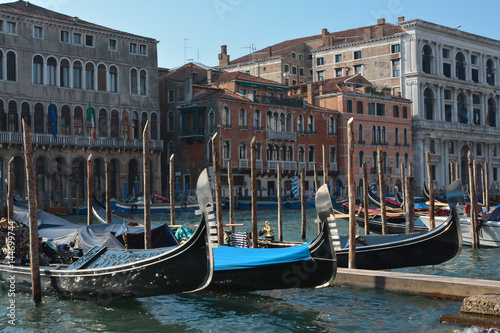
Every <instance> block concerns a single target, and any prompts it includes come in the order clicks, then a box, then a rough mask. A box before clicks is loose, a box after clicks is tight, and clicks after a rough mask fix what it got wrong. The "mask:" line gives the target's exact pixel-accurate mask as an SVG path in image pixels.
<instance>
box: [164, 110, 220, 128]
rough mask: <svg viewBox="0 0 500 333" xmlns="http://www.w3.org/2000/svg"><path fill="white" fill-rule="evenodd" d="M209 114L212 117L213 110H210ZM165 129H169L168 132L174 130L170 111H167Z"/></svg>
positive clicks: (172, 114) (172, 116)
mask: <svg viewBox="0 0 500 333" xmlns="http://www.w3.org/2000/svg"><path fill="white" fill-rule="evenodd" d="M210 115H211V116H212V117H213V112H211V113H210ZM167 131H169V132H173V131H174V113H173V112H172V111H169V112H168V116H167Z"/></svg>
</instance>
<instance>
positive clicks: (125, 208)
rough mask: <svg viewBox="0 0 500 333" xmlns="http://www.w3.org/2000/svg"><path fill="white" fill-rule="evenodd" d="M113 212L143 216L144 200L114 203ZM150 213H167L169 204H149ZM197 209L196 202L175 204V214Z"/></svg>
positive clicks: (140, 198)
mask: <svg viewBox="0 0 500 333" xmlns="http://www.w3.org/2000/svg"><path fill="white" fill-rule="evenodd" d="M115 204H116V207H115V210H120V211H122V212H126V213H131V214H144V198H143V197H138V198H137V199H136V200H135V201H133V202H123V201H116V203H115ZM150 208H151V213H169V212H170V202H161V203H151V206H150ZM198 209H199V206H198V203H197V202H192V203H186V202H183V203H175V211H176V212H194V211H196V210H198Z"/></svg>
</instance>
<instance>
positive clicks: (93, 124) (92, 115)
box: [87, 102, 97, 142]
mask: <svg viewBox="0 0 500 333" xmlns="http://www.w3.org/2000/svg"><path fill="white" fill-rule="evenodd" d="M87 120H92V135H93V136H94V142H97V136H96V135H95V117H94V112H93V111H92V106H90V102H89V108H88V110H87Z"/></svg>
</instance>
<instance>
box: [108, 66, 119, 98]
mask: <svg viewBox="0 0 500 333" xmlns="http://www.w3.org/2000/svg"><path fill="white" fill-rule="evenodd" d="M109 91H111V92H118V69H117V68H116V66H111V67H110V68H109Z"/></svg>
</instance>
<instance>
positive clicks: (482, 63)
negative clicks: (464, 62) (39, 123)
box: [478, 53, 486, 84]
mask: <svg viewBox="0 0 500 333" xmlns="http://www.w3.org/2000/svg"><path fill="white" fill-rule="evenodd" d="M478 58H479V59H478V61H479V83H481V84H486V55H485V54H484V53H481V54H480V55H479V57H478Z"/></svg>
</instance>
